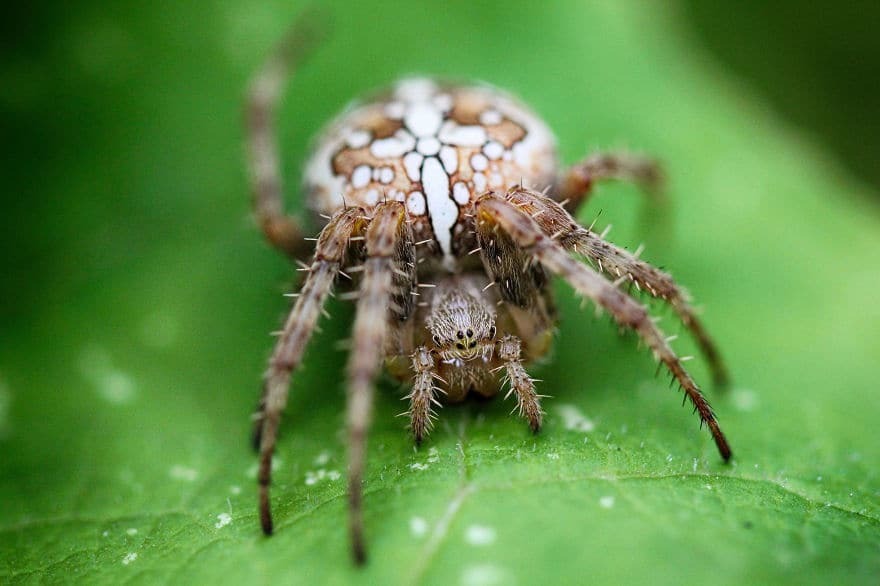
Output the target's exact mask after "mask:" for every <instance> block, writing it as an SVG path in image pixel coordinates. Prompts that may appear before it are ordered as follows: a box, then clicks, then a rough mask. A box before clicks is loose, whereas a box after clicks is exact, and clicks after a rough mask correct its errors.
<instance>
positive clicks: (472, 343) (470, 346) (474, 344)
mask: <svg viewBox="0 0 880 586" xmlns="http://www.w3.org/2000/svg"><path fill="white" fill-rule="evenodd" d="M476 345H477V342H476V340H474V341H473V342H471V343H470V344H468V348H473V347H474V346H476Z"/></svg>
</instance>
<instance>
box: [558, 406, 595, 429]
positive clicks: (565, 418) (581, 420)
mask: <svg viewBox="0 0 880 586" xmlns="http://www.w3.org/2000/svg"><path fill="white" fill-rule="evenodd" d="M556 412H557V413H559V416H560V417H562V425H563V426H564V427H565V429H567V430H569V431H579V432H581V433H588V432H591V431H593V430H594V429H596V424H594V423H593V422H592V421H590V420H589V419H588V418H587V416H586V415H584V414H583V413H581V411H580V409H578V408H577V407H575V406H574V405H567V404H563V405H557V406H556Z"/></svg>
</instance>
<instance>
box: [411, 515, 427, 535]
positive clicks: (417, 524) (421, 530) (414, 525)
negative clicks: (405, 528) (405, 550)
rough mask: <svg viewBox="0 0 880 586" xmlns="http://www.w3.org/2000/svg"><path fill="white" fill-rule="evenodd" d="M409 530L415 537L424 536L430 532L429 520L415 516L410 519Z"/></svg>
mask: <svg viewBox="0 0 880 586" xmlns="http://www.w3.org/2000/svg"><path fill="white" fill-rule="evenodd" d="M409 532H410V533H412V535H413V537H423V536H424V535H426V534H427V533H428V522H427V521H425V520H424V519H423V518H422V517H413V518H412V519H410V520H409Z"/></svg>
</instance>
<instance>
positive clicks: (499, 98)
mask: <svg viewBox="0 0 880 586" xmlns="http://www.w3.org/2000/svg"><path fill="white" fill-rule="evenodd" d="M556 173H557V161H556V143H555V140H554V138H553V135H552V134H551V132H550V130H549V129H548V128H547V126H546V125H545V124H544V123H543V122H542V121H541V120H540V119H539V118H538V117H537V116H536V115H535V114H534V113H533V112H532V111H531V110H529V109H528V108H526V107H525V106H523V105H522V104H520V103H519V102H518V101H516V100H515V99H514V98H512V97H510V96H508V95H506V94H505V93H503V92H501V91H499V90H496V89H493V88H490V87H488V86H444V85H441V84H439V83H437V82H435V81H433V80H431V79H426V78H413V79H405V80H402V81H400V82H398V83H397V84H396V85H394V87H393V88H391V90H390V91H388V92H386V93H385V94H384V95H382V96H381V97H380V98H379V99H376V100H374V101H370V102H367V103H364V104H362V105H358V106H355V107H353V108H351V109H349V110H348V111H346V112H345V113H343V114H342V115H341V116H340V117H339V118H338V119H337V120H336V121H335V122H334V123H332V124H331V125H330V126H329V127H328V128H327V130H326V131H325V132H324V134H323V135H322V136H321V138H320V139H319V141H318V143H317V147H316V149H315V153H314V155H313V156H312V157H311V159H310V160H309V162H308V164H307V165H306V172H305V183H306V190H307V192H308V193H309V197H310V203H311V206H312V207H313V208H314V209H315V210H317V211H319V212H320V213H322V214H326V215H330V214H332V213H333V212H335V211H336V210H338V209H339V208H341V207H343V205H345V204H348V205H356V206H364V207H372V206H375V205H376V204H377V203H378V202H380V201H397V202H401V203H403V204H405V206H406V210H407V213H408V214H409V216H410V218H411V220H412V227H413V232H414V233H415V237H416V238H417V240H418V241H424V240H431V241H432V242H433V252H435V253H436V254H439V255H440V256H442V258H443V264H444V265H445V266H446V267H447V268H449V269H454V267H455V266H457V263H456V261H455V258H456V257H459V256H461V255H464V254H466V253H467V252H468V251H469V250H471V249H472V247H471V248H467V247H468V246H470V244H471V243H472V238H468V237H467V236H468V235H467V234H465V232H466V228H465V223H464V222H463V221H462V220H463V217H464V214H465V213H466V210H467V209H468V208H469V207H470V206H471V205H472V204H473V202H474V201H476V199H477V197H479V196H480V195H483V194H484V193H486V192H487V191H506V190H507V189H509V188H510V187H512V186H514V185H525V186H540V187H541V188H543V187H546V186H547V185H549V184H551V183H552V182H553V181H554V180H555V179H556Z"/></svg>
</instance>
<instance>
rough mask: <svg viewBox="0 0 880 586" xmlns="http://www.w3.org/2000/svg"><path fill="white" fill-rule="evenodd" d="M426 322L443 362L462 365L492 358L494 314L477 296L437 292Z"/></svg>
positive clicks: (453, 290)
mask: <svg viewBox="0 0 880 586" xmlns="http://www.w3.org/2000/svg"><path fill="white" fill-rule="evenodd" d="M432 301H433V303H432V305H433V307H432V310H431V312H430V314H429V315H428V317H427V318H426V320H425V321H426V325H427V329H428V330H429V331H430V334H431V342H432V343H433V345H434V348H435V350H436V351H437V354H438V356H439V357H440V359H441V360H446V361H450V360H452V361H462V360H474V359H476V358H478V357H479V358H482V359H483V360H487V359H488V358H490V357H491V356H492V352H493V349H494V346H495V334H496V331H497V328H496V327H495V313H494V312H493V311H492V308H491V306H489V305H487V304H485V303H483V301H482V299H481V297H479V296H477V295H476V294H475V292H469V291H467V290H462V289H450V290H448V291H444V292H437V293H435V294H434V295H433V298H432Z"/></svg>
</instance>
